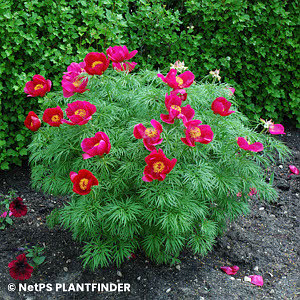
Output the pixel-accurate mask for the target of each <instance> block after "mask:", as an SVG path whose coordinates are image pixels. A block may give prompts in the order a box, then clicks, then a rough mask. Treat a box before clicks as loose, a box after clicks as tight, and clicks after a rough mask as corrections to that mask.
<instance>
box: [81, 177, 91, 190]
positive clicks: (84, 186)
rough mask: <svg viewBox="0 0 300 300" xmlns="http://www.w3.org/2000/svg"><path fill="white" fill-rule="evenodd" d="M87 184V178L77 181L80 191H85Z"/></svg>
mask: <svg viewBox="0 0 300 300" xmlns="http://www.w3.org/2000/svg"><path fill="white" fill-rule="evenodd" d="M88 183H89V180H88V179H87V178H82V179H81V180H80V181H79V187H80V188H81V189H82V190H86V189H87V185H88Z"/></svg>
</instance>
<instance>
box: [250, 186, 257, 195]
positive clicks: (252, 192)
mask: <svg viewBox="0 0 300 300" xmlns="http://www.w3.org/2000/svg"><path fill="white" fill-rule="evenodd" d="M256 194H257V189H256V188H254V187H252V188H250V192H249V194H248V195H249V196H253V195H256Z"/></svg>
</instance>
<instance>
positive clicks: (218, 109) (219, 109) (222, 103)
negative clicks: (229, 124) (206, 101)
mask: <svg viewBox="0 0 300 300" xmlns="http://www.w3.org/2000/svg"><path fill="white" fill-rule="evenodd" d="M230 107H231V102H229V101H228V100H227V99H226V98H224V97H218V98H216V99H215V100H214V101H213V103H212V104H211V109H212V110H213V112H214V114H218V115H220V116H222V117H225V116H229V115H230V114H232V113H234V112H235V111H233V110H229V109H230Z"/></svg>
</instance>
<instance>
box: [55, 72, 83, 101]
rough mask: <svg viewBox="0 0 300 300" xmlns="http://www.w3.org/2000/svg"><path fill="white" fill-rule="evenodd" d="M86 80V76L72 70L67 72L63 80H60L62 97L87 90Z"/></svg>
mask: <svg viewBox="0 0 300 300" xmlns="http://www.w3.org/2000/svg"><path fill="white" fill-rule="evenodd" d="M88 81H89V79H88V78H84V77H81V76H80V75H77V74H76V73H74V72H69V73H67V74H66V75H64V76H63V80H62V81H61V85H62V88H63V95H64V97H65V98H69V97H72V96H73V95H74V94H75V93H80V94H82V93H84V92H85V91H88V89H86V86H87V84H88Z"/></svg>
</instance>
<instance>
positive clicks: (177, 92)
mask: <svg viewBox="0 0 300 300" xmlns="http://www.w3.org/2000/svg"><path fill="white" fill-rule="evenodd" d="M171 94H175V95H177V96H178V97H179V98H180V99H181V100H182V101H185V100H186V98H187V92H186V90H185V89H177V90H173V91H171Z"/></svg>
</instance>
